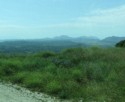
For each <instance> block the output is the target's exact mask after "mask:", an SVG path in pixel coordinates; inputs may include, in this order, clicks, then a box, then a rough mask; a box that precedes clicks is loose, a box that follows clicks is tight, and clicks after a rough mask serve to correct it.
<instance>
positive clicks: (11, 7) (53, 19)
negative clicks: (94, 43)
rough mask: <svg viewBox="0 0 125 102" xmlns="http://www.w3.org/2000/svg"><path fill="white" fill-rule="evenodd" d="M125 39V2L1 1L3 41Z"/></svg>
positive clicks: (121, 0)
mask: <svg viewBox="0 0 125 102" xmlns="http://www.w3.org/2000/svg"><path fill="white" fill-rule="evenodd" d="M60 35H67V36H72V37H78V36H96V37H99V38H104V37H108V36H125V0H0V39H37V38H38V39H40V38H46V37H54V36H60Z"/></svg>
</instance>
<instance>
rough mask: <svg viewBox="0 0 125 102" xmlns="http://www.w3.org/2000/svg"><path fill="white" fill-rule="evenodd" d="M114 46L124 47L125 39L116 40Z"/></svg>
mask: <svg viewBox="0 0 125 102" xmlns="http://www.w3.org/2000/svg"><path fill="white" fill-rule="evenodd" d="M115 46H116V47H125V40H122V41H120V42H118V43H117V44H116V45H115Z"/></svg>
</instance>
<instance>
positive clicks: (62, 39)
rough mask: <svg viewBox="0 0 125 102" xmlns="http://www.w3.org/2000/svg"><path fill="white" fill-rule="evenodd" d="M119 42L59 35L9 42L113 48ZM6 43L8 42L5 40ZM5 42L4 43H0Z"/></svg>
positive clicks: (114, 37)
mask: <svg viewBox="0 0 125 102" xmlns="http://www.w3.org/2000/svg"><path fill="white" fill-rule="evenodd" d="M121 40H125V37H117V36H111V37H106V38H104V39H99V38H98V37H94V36H90V37H87V36H80V37H70V36H67V35H61V36H56V37H53V38H43V39H32V40H9V41H10V42H11V41H21V42H32V43H33V42H40V43H45V44H48V43H49V45H51V43H54V44H60V43H61V44H62V43H64V45H65V44H69V43H70V44H71V43H73V44H81V45H84V46H101V47H113V46H114V45H115V44H116V43H118V42H119V41H121ZM6 41H8V40H6ZM1 42H5V41H0V43H1Z"/></svg>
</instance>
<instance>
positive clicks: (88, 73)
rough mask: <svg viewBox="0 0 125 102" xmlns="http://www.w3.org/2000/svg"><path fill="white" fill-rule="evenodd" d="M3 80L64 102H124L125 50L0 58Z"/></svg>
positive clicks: (98, 49) (49, 53)
mask: <svg viewBox="0 0 125 102" xmlns="http://www.w3.org/2000/svg"><path fill="white" fill-rule="evenodd" d="M0 78H1V79H2V80H6V81H11V82H12V83H14V84H19V85H21V86H23V87H26V88H29V89H31V90H35V91H39V92H44V93H47V94H49V95H52V96H56V97H59V98H62V99H75V100H77V99H78V100H79V99H82V100H84V102H91V101H97V102H104V101H105V102H125V98H124V96H125V80H124V79H125V49H122V48H111V49H110V48H109V49H101V48H85V49H84V48H76V49H67V50H65V51H62V52H60V53H53V52H42V53H37V54H33V55H3V54H1V55H0Z"/></svg>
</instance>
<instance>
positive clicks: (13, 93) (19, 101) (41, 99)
mask: <svg viewBox="0 0 125 102" xmlns="http://www.w3.org/2000/svg"><path fill="white" fill-rule="evenodd" d="M0 102H64V101H61V100H58V99H55V98H52V97H50V96H48V95H44V94H42V93H40V94H38V93H33V92H31V91H29V90H27V89H25V88H21V87H19V86H14V85H12V84H5V83H1V82H0Z"/></svg>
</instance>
